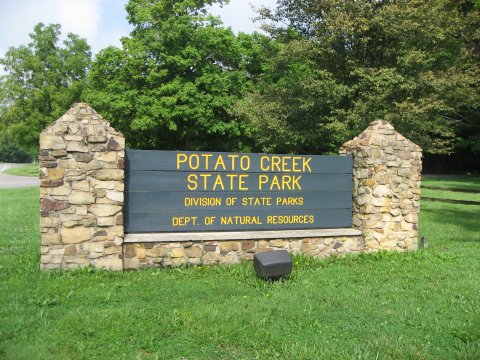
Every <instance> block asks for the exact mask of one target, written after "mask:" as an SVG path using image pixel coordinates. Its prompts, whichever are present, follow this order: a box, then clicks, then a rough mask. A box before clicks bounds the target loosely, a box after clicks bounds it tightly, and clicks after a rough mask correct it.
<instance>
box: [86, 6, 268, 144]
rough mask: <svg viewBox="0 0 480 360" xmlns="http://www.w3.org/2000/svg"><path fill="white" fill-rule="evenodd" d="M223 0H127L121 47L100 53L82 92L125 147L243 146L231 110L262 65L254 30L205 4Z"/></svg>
mask: <svg viewBox="0 0 480 360" xmlns="http://www.w3.org/2000/svg"><path fill="white" fill-rule="evenodd" d="M214 2H219V3H221V1H213V0H212V1H200V0H183V1H173V0H130V2H129V3H128V5H127V12H128V20H129V21H130V23H131V24H132V25H133V26H134V30H133V31H132V33H131V34H130V36H129V37H126V38H123V39H122V44H123V48H122V49H118V48H114V47H109V48H107V49H105V50H103V51H102V52H101V53H100V54H99V55H98V57H97V59H96V62H95V64H94V65H93V68H92V71H91V74H90V88H89V91H88V92H87V95H86V98H87V101H88V102H90V103H91V104H92V105H93V106H94V107H95V108H96V109H97V110H98V111H100V112H101V113H102V114H104V116H106V117H107V118H109V119H111V120H112V122H113V123H114V125H115V126H116V127H117V128H118V129H119V130H120V131H123V132H124V134H125V136H126V139H127V142H128V143H129V145H130V146H134V147H139V148H147V149H148V148H162V149H210V150H214V149H217V150H241V149H245V147H246V143H245V141H244V140H245V139H246V134H248V128H247V125H248V124H246V123H245V122H243V123H242V122H239V121H238V120H237V118H236V117H235V116H233V115H232V114H231V113H230V112H229V109H230V108H231V106H232V103H233V102H234V100H235V99H237V98H238V97H240V96H241V94H242V93H243V92H244V91H245V89H246V88H248V87H249V86H250V85H249V84H250V82H251V80H252V79H253V78H254V77H255V74H256V73H258V71H259V63H261V61H260V60H259V57H261V55H260V52H259V51H258V46H257V44H260V43H261V42H262V41H264V38H265V37H263V38H262V37H261V36H259V35H256V36H253V37H250V36H248V35H245V34H243V35H241V36H239V37H236V36H235V35H234V34H233V32H232V31H231V29H229V28H225V27H222V25H221V22H220V20H219V18H217V17H214V16H211V15H210V14H209V13H208V12H207V10H206V6H207V5H211V4H212V3H214Z"/></svg>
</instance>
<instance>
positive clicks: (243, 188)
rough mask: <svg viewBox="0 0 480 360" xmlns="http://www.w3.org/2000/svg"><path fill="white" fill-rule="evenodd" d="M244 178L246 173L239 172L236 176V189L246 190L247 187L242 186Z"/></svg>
mask: <svg viewBox="0 0 480 360" xmlns="http://www.w3.org/2000/svg"><path fill="white" fill-rule="evenodd" d="M246 178H248V174H241V175H240V176H239V177H238V190H248V187H247V186H244V185H245V179H246Z"/></svg>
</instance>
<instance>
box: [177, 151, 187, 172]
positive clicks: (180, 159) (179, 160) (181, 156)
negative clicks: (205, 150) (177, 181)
mask: <svg viewBox="0 0 480 360" xmlns="http://www.w3.org/2000/svg"><path fill="white" fill-rule="evenodd" d="M185 162H187V155H186V154H177V170H178V169H180V164H181V163H185Z"/></svg>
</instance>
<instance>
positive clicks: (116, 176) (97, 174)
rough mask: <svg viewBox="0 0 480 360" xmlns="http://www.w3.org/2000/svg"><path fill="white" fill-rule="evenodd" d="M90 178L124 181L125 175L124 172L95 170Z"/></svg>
mask: <svg viewBox="0 0 480 360" xmlns="http://www.w3.org/2000/svg"><path fill="white" fill-rule="evenodd" d="M90 176H91V177H93V178H95V179H97V180H107V181H112V180H118V181H122V180H123V176H124V174H123V170H117V169H104V170H95V171H93V172H92V173H90Z"/></svg>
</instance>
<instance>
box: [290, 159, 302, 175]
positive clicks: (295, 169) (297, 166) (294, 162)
mask: <svg viewBox="0 0 480 360" xmlns="http://www.w3.org/2000/svg"><path fill="white" fill-rule="evenodd" d="M301 159H302V158H301V157H299V156H294V157H293V158H292V171H293V172H302V169H301V168H300V164H299V160H301Z"/></svg>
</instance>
